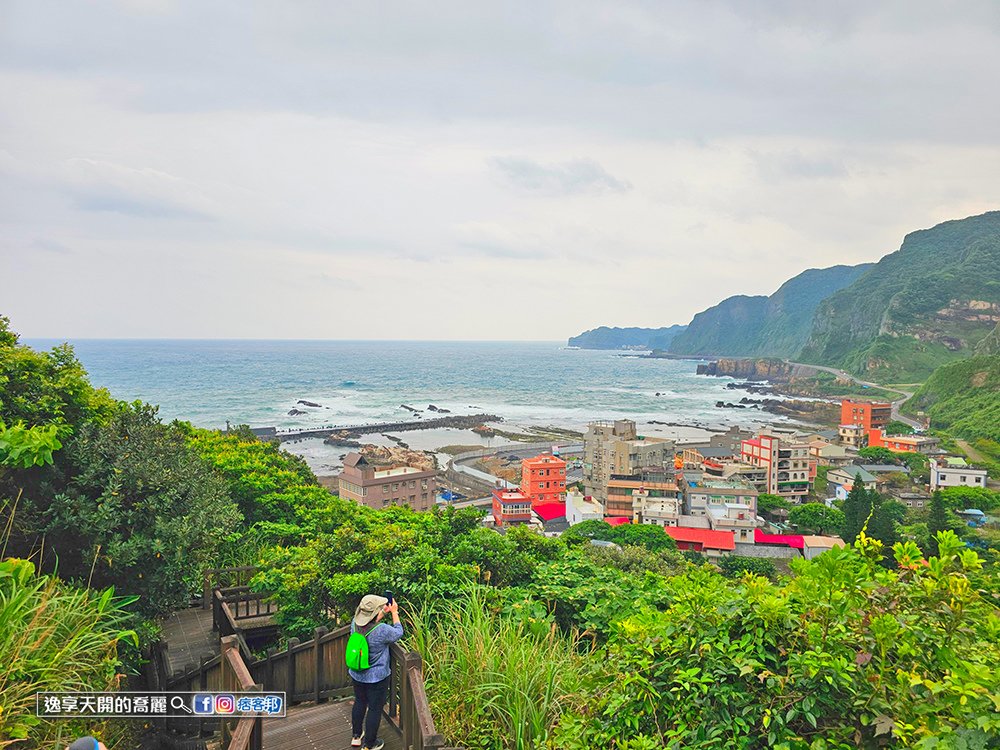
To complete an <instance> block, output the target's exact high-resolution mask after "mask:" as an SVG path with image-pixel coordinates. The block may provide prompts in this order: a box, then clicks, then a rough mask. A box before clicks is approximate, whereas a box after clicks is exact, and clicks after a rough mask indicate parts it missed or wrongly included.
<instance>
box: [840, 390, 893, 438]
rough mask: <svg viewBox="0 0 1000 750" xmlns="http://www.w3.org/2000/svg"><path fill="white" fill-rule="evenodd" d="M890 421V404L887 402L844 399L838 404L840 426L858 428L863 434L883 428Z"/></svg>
mask: <svg viewBox="0 0 1000 750" xmlns="http://www.w3.org/2000/svg"><path fill="white" fill-rule="evenodd" d="M890 421H892V404H890V403H889V402H888V401H856V400H854V399H850V398H845V399H844V400H843V401H841V402H840V424H841V425H857V426H860V427H861V428H862V429H863V430H864V433H865V434H868V433H869V432H870V431H871V430H872V429H875V428H879V429H881V428H882V427H885V426H886V425H887V424H889V422H890Z"/></svg>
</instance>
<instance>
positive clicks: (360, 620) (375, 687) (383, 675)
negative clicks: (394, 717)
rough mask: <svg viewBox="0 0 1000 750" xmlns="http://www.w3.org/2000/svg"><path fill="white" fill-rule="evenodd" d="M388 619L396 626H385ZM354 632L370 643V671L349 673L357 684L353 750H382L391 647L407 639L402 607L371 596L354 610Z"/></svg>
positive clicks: (352, 726) (357, 670) (355, 688)
mask: <svg viewBox="0 0 1000 750" xmlns="http://www.w3.org/2000/svg"><path fill="white" fill-rule="evenodd" d="M386 615H391V616H392V624H389V623H386V622H382V620H383V619H384V618H385V616H386ZM351 632H352V633H361V634H362V635H364V636H365V638H366V640H367V641H368V669H348V670H347V671H348V672H349V673H350V675H351V681H352V683H353V684H354V707H353V708H352V709H351V729H352V735H353V738H352V739H351V747H363V748H364V750H381V748H382V747H384V746H385V740H380V739H378V727H379V723H380V722H381V721H382V709H383V708H384V707H385V701H386V699H387V698H388V697H389V646H390V644H393V643H395V642H396V641H398V640H399V639H400V638H402V637H403V625H402V624H401V623H400V621H399V603H398V602H397V601H395V600H393V601H391V602H390V601H389V600H388V599H387V598H386V597H384V596H376V595H375V594H368V595H367V596H365V597H364V598H362V600H361V603H360V604H359V605H358V608H357V609H356V610H354V619H353V620H351ZM362 732H363V734H364V744H363V745H362Z"/></svg>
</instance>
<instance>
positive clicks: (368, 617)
mask: <svg viewBox="0 0 1000 750" xmlns="http://www.w3.org/2000/svg"><path fill="white" fill-rule="evenodd" d="M388 603H389V600H388V599H386V598H385V597H384V596H378V595H376V594H368V595H366V596H365V597H364V598H362V600H361V604H359V605H358V608H357V609H356V610H354V624H355V625H357V626H358V627H359V628H361V627H364V626H365V625H367V624H368V623H370V622H371V621H372V620H374V619H375V618H376V617H377V616H378V613H379V612H381V611H382V609H383V608H384V607H385V605H386V604H388Z"/></svg>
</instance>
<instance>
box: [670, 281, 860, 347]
mask: <svg viewBox="0 0 1000 750" xmlns="http://www.w3.org/2000/svg"><path fill="white" fill-rule="evenodd" d="M868 268H869V265H860V266H833V267H832V268H822V269H816V268H812V269H809V270H808V271H803V272H802V273H800V274H799V275H798V276H795V277H793V278H791V279H789V280H788V281H786V282H785V283H784V284H782V285H781V287H780V288H779V289H778V290H777V291H776V292H775V293H774V294H772V295H771V296H770V297H762V296H758V297H747V296H744V295H738V296H735V297H729V298H728V299H725V300H723V301H722V302H720V303H719V304H717V305H715V306H714V307H710V308H708V309H707V310H705V311H704V312H700V313H698V314H697V315H695V316H694V318H693V319H692V320H691V322H690V323H689V324H688V326H687V330H685V331H684V332H683V333H681V334H679V335H678V336H676V337H675V338H674V341H673V343H672V344H671V345H670V351H671V352H673V353H675V354H720V355H767V356H773V357H792V356H794V355H796V354H797V353H798V352H799V351H800V350H801V349H802V347H803V345H805V343H806V339H807V338H808V337H809V330H810V325H811V323H812V316H813V312H814V311H815V310H816V307H817V305H819V303H820V302H821V301H822V300H823V299H825V298H826V297H829V296H830V295H831V294H833V293H834V292H836V291H837V290H838V289H842V288H844V287H845V286H847V285H848V284H850V283H852V282H853V281H854V280H855V279H857V278H858V277H859V276H860V275H861V274H862V273H864V271H866V270H867V269H868Z"/></svg>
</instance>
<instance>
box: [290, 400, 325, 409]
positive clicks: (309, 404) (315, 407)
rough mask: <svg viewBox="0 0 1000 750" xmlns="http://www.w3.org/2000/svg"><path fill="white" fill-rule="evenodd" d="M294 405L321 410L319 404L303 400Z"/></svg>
mask: <svg viewBox="0 0 1000 750" xmlns="http://www.w3.org/2000/svg"><path fill="white" fill-rule="evenodd" d="M295 403H297V404H301V405H302V406H311V407H312V408H313V409H322V408H323V407H322V406H321V405H320V404H317V403H315V402H313V401H305V400H303V399H301V398H300V399H299V400H298V401H296V402H295Z"/></svg>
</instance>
